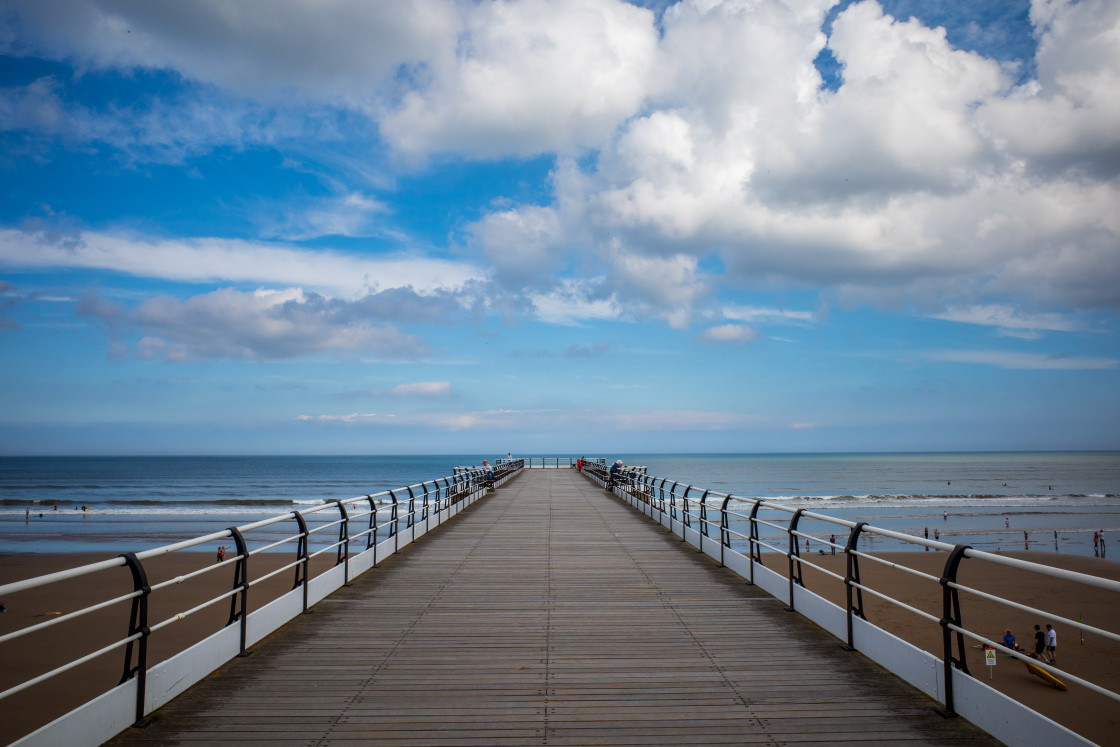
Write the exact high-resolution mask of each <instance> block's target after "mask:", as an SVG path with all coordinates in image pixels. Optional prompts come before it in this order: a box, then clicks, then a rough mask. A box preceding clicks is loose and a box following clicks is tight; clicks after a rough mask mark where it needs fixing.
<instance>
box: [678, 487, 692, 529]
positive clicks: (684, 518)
mask: <svg viewBox="0 0 1120 747" xmlns="http://www.w3.org/2000/svg"><path fill="white" fill-rule="evenodd" d="M690 490H692V486H691V485H689V486H688V487H686V488H685V489H684V492H683V493H681V539H682V540H683V539H684V538H685V531H684V530H685V527H690V526H692V513H691V510H690V509H689V507H688V491H690Z"/></svg>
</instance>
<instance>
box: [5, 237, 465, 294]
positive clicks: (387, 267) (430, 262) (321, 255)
mask: <svg viewBox="0 0 1120 747" xmlns="http://www.w3.org/2000/svg"><path fill="white" fill-rule="evenodd" d="M0 265H3V266H7V267H12V268H21V269H56V268H78V269H97V270H110V271H113V272H120V273H125V274H129V275H136V276H141V277H151V278H161V279H165V280H175V281H180V282H188V283H213V282H237V283H253V284H268V285H300V286H302V287H305V288H311V289H315V290H318V291H321V292H324V293H329V294H332V295H339V296H343V297H347V298H358V297H361V296H364V295H366V294H369V293H373V292H376V291H379V290H386V289H392V288H406V287H409V288H411V289H413V290H414V291H416V292H419V293H433V292H437V291H441V290H456V289H461V288H462V287H463V286H464V285H465V284H467V283H469V282H471V281H473V280H479V279H481V278H482V277H483V276H482V273H481V272H480V271H479V270H478V269H476V268H474V267H472V266H470V265H467V264H463V263H458V262H451V261H447V260H440V259H429V258H425V257H411V256H407V255H403V254H402V255H398V256H385V255H377V256H366V255H361V254H356V253H342V252H337V251H329V250H327V251H317V250H316V251H313V250H305V249H299V248H295V247H290V246H284V245H282V244H268V243H264V242H253V241H240V240H236V239H217V238H200V239H180V240H156V239H145V238H142V237H134V236H128V235H121V234H109V233H95V232H85V233H77V234H72V235H65V234H62V235H60V234H53V233H48V232H25V231H16V230H11V229H5V230H0Z"/></svg>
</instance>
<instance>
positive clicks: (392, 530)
mask: <svg viewBox="0 0 1120 747" xmlns="http://www.w3.org/2000/svg"><path fill="white" fill-rule="evenodd" d="M389 497H390V498H392V499H393V507H392V508H391V509H390V511H389V536H390V537H392V538H393V553H394V554H396V553H398V552H400V549H401V540H400V537H398V536H397V523H398V522H399V521H400V517H399V516H398V515H397V494H396V493H394V492H393V491H392V490H390V491H389Z"/></svg>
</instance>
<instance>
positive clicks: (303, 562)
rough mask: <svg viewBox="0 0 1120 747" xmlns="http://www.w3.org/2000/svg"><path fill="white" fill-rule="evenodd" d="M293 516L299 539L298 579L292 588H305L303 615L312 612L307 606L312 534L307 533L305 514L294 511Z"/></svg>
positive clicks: (297, 552)
mask: <svg viewBox="0 0 1120 747" xmlns="http://www.w3.org/2000/svg"><path fill="white" fill-rule="evenodd" d="M292 516H294V517H295V520H296V523H297V524H299V539H298V540H297V541H296V560H297V561H298V562H297V563H296V569H295V570H296V578H295V581H294V582H293V583H292V588H293V589H294V588H296V587H297V586H300V585H302V586H303V614H305V615H306V614H308V613H309V612H310V611H311V610H310V609H308V606H307V582H308V579H309V577H310V574H309V573H308V563H309V561H310V558H311V555H310V553H309V552H308V551H307V544H308V543H307V537H308V535H309V534H310V532H308V531H307V519H305V518H303V514H301V513H300V512H299V511H292Z"/></svg>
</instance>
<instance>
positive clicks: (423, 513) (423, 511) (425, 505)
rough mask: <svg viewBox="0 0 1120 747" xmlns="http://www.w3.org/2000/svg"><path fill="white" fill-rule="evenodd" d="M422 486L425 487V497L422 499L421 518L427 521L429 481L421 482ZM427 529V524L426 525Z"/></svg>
mask: <svg viewBox="0 0 1120 747" xmlns="http://www.w3.org/2000/svg"><path fill="white" fill-rule="evenodd" d="M420 487H422V488H424V498H423V499H422V501H421V508H420V518H421V519H423V520H424V521H425V522H427V521H428V483H427V481H425V482H422V483H420ZM424 528H425V529H427V524H425V525H424Z"/></svg>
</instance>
